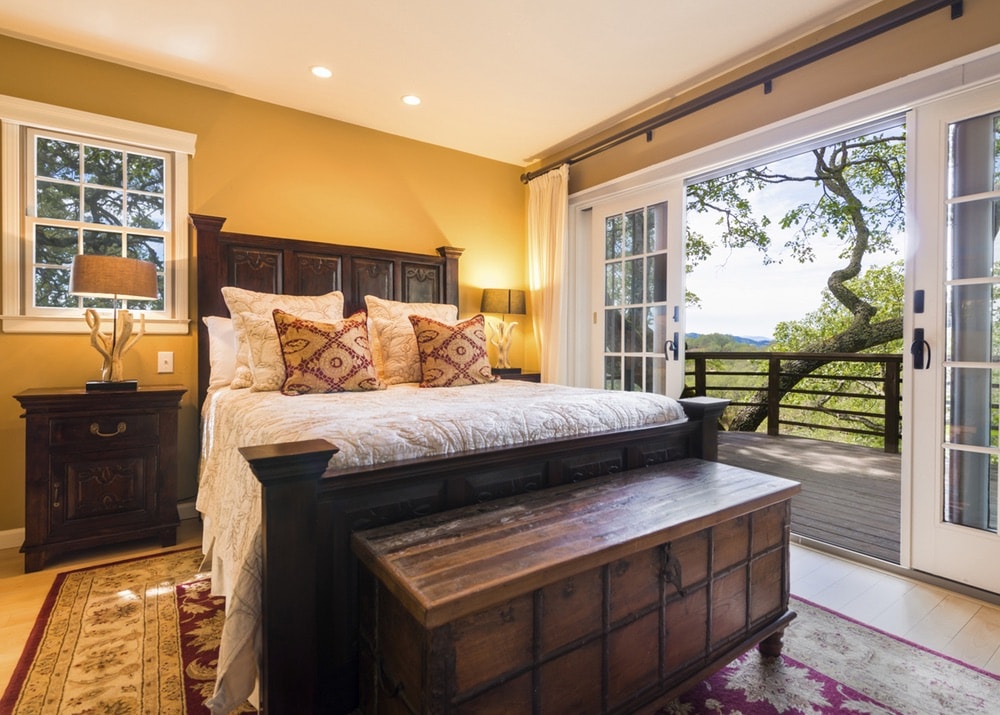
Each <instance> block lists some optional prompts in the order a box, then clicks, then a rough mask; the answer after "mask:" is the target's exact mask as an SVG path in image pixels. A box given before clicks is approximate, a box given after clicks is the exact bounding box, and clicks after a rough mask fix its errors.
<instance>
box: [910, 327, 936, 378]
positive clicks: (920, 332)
mask: <svg viewBox="0 0 1000 715" xmlns="http://www.w3.org/2000/svg"><path fill="white" fill-rule="evenodd" d="M925 354H926V355H927V359H926V360H925V359H924V355H925ZM910 355H912V356H913V369H914V370H929V369H930V367H931V346H930V343H928V342H927V341H926V340H925V339H924V329H923V328H914V329H913V342H912V343H910Z"/></svg>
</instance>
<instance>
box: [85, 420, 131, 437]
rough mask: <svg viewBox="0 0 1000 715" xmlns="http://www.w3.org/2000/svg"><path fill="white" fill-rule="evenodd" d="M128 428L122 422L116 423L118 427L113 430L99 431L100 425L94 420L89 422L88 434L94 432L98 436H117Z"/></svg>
mask: <svg viewBox="0 0 1000 715" xmlns="http://www.w3.org/2000/svg"><path fill="white" fill-rule="evenodd" d="M127 428H128V425H126V424H125V423H124V422H119V423H118V429H116V430H115V431H114V432H101V426H100V425H99V424H97V423H96V422H91V423H90V434H96V435H97V436H98V437H117V436H118V435H120V434H125V430H126V429H127Z"/></svg>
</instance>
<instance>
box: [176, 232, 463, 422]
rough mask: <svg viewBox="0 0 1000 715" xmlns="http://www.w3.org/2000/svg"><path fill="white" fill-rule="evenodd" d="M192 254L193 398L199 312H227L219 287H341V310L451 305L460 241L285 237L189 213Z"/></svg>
mask: <svg viewBox="0 0 1000 715" xmlns="http://www.w3.org/2000/svg"><path fill="white" fill-rule="evenodd" d="M190 220H191V224H192V225H193V226H194V229H195V232H196V240H197V253H198V255H197V261H198V264H197V265H198V317H197V323H198V404H199V405H200V404H201V402H202V401H203V400H204V398H205V393H206V391H207V390H208V376H209V359H208V358H209V354H208V329H207V328H206V327H205V324H204V323H203V322H202V321H201V319H202V317H204V316H206V315H221V316H227V315H229V309H228V308H226V302H225V301H224V300H223V298H222V290H221V289H222V287H223V286H237V287H239V288H246V289H248V290H256V291H260V292H262V293H287V294H290V295H322V294H323V293H329V292H330V291H332V290H339V291H342V292H343V293H344V315H350V314H351V313H353V312H355V311H357V310H364V309H365V296H366V295H374V296H378V297H379V298H387V299H389V300H399V301H403V302H406V303H451V304H452V305H455V306H457V305H458V259H459V257H460V256H461V255H462V250H463V249H461V248H452V247H450V246H442V247H441V248H438V249H437V251H438V255H436V256H429V255H423V254H419V253H404V252H401V251H385V250H380V249H376V248H361V247H358V246H340V245H335V244H331V243H319V242H316V241H302V240H298V239H292V238H276V237H271V236H256V235H253V234H248V233H231V232H228V231H223V230H222V224H224V223H225V221H226V219H225V218H221V217H219V216H204V215H201V214H191V216H190Z"/></svg>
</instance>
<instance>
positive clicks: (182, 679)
mask: <svg viewBox="0 0 1000 715" xmlns="http://www.w3.org/2000/svg"><path fill="white" fill-rule="evenodd" d="M200 564H201V552H200V550H199V549H185V550H182V551H174V552H169V553H166V554H158V555H156V556H151V557H146V558H138V559H132V560H128V561H121V562H119V563H115V564H110V565H107V566H97V567H93V568H87V569H80V570H78V571H70V572H67V573H62V574H59V576H57V577H56V581H55V583H54V584H53V586H52V589H51V591H50V592H49V595H48V597H47V598H46V600H45V604H44V605H43V606H42V610H41V613H40V614H39V616H38V621H37V622H36V623H35V626H34V629H33V630H32V633H31V635H30V636H29V638H28V643H27V644H26V645H25V648H24V652H23V654H22V655H21V660H20V662H19V663H18V665H17V667H16V669H15V671H14V674H13V676H12V677H11V682H10V685H9V686H8V688H7V691H6V692H5V693H4V696H3V699H2V700H0V713H2V714H3V715H7V714H8V713H10V715H49V714H51V715H83V714H84V713H87V714H91V713H106V714H107V715H126V714H128V715H131V714H132V713H157V714H160V715H171V714H175V713H176V714H183V713H198V714H199V715H200V714H202V713H205V714H207V713H208V709H207V708H206V707H204V705H202V703H203V701H204V700H205V699H206V698H207V697H208V696H209V695H211V693H212V688H213V686H214V683H215V664H216V658H217V656H218V650H219V635H220V633H221V631H222V619H223V614H224V599H221V598H212V597H211V596H210V595H209V581H208V578H207V576H206V575H204V574H199V573H198V567H199V566H200ZM240 712H254V709H253V708H252V707H250V706H249V705H247V706H246V708H245V709H243V710H241V711H240Z"/></svg>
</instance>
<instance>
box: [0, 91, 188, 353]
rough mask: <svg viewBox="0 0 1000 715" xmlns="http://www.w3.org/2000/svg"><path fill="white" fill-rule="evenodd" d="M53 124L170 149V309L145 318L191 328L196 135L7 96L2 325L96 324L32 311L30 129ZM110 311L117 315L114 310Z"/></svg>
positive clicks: (0, 182)
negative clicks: (190, 220)
mask: <svg viewBox="0 0 1000 715" xmlns="http://www.w3.org/2000/svg"><path fill="white" fill-rule="evenodd" d="M28 128H31V129H38V130H43V131H45V130H47V131H53V132H60V133H62V134H68V135H72V136H74V137H78V138H79V139H80V140H81V141H84V142H86V141H88V140H90V141H105V142H113V143H116V144H128V145H132V146H134V147H136V149H138V150H140V151H141V150H150V151H156V152H164V153H167V154H169V155H171V171H170V172H169V173H170V179H171V182H170V184H169V186H168V192H169V194H170V198H171V204H172V206H171V210H170V211H169V212H168V215H167V217H166V219H167V226H166V229H167V236H166V240H165V244H164V304H163V312H162V313H161V312H160V311H156V312H153V313H150V314H149V315H148V316H147V317H146V321H145V322H146V332H147V333H151V334H185V333H187V332H188V327H189V323H190V320H189V315H188V282H189V280H188V273H189V270H188V265H189V252H188V240H187V215H188V163H189V159H190V157H192V156H193V155H194V146H195V140H196V136H195V135H194V134H190V133H188V132H180V131H176V130H173V129H164V128H162V127H155V126H151V125H147V124H140V123H138V122H132V121H128V120H124V119H116V118H114V117H105V116H102V115H99V114H92V113H90V112H81V111H78V110H74V109H67V108H64V107H57V106H53V105H49V104H42V103H39V102H32V101H30V100H25V99H20V98H17V97H7V96H0V162H2V165H0V202H2V211H3V215H2V223H0V230H2V232H3V235H2V239H0V243H2V245H0V255H2V276H3V292H2V294H0V299H2V314H0V321H2V329H3V332H5V333H86V332H88V331H89V328H88V326H87V324H86V321H84V320H82V317H81V316H82V310H81V311H52V314H50V315H40V314H38V313H39V311H33V310H32V302H33V301H32V295H33V292H34V285H33V284H32V281H33V278H32V276H33V274H32V273H30V272H28V270H27V265H28V264H30V263H31V262H32V260H33V259H32V256H33V239H32V237H31V236H30V235H28V234H27V232H26V226H27V221H26V202H25V195H26V193H25V191H26V189H25V185H24V182H25V181H32V180H33V177H30V176H27V175H26V173H27V170H26V167H27V166H28V165H29V162H28V161H27V158H28V152H31V151H32V149H31V147H30V146H28V144H27V141H26V138H25V135H26V131H25V130H26V129H28ZM109 315H110V313H109Z"/></svg>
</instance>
